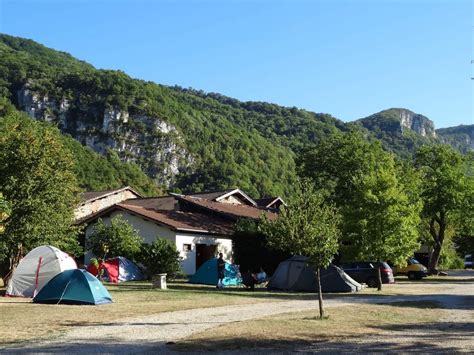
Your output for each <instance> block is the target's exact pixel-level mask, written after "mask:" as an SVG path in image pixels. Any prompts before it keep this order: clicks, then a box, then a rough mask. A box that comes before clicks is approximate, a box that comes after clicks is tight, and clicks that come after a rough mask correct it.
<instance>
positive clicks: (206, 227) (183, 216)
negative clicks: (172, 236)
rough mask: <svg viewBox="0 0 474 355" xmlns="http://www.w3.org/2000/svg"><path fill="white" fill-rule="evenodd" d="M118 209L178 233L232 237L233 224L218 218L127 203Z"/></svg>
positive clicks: (120, 205) (119, 205)
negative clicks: (163, 225) (165, 226)
mask: <svg viewBox="0 0 474 355" xmlns="http://www.w3.org/2000/svg"><path fill="white" fill-rule="evenodd" d="M116 206H117V207H118V208H121V209H123V210H126V211H128V212H131V213H135V214H137V215H140V216H142V217H145V218H147V219H150V220H152V221H155V222H158V223H161V224H165V225H167V226H169V227H171V228H172V229H175V230H178V231H188V232H198V233H211V234H219V235H231V234H232V232H233V228H232V227H233V223H232V222H230V221H226V220H223V219H222V218H219V217H218V216H212V215H205V214H201V213H191V212H180V211H156V210H154V209H150V208H143V207H139V206H135V205H130V204H128V201H127V202H124V203H119V204H118V205H116Z"/></svg>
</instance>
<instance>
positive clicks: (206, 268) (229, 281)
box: [189, 258, 242, 286]
mask: <svg viewBox="0 0 474 355" xmlns="http://www.w3.org/2000/svg"><path fill="white" fill-rule="evenodd" d="M189 282H191V283H193V284H205V285H217V258H212V259H209V260H208V261H206V262H205V263H204V264H202V265H201V267H200V268H199V269H198V270H197V271H196V273H195V274H194V275H193V276H192V277H191V279H190V280H189ZM241 282H242V280H241V279H240V273H239V269H238V267H237V266H236V265H231V264H229V263H225V271H224V280H223V283H224V286H233V285H238V284H240V283H241Z"/></svg>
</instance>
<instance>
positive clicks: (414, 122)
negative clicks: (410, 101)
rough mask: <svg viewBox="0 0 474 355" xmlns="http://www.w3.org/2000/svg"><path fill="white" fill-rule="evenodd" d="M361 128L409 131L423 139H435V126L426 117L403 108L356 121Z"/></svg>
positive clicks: (391, 109) (385, 111) (381, 112)
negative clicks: (370, 127)
mask: <svg viewBox="0 0 474 355" xmlns="http://www.w3.org/2000/svg"><path fill="white" fill-rule="evenodd" d="M358 122H360V123H362V125H363V126H365V127H366V128H369V127H367V126H379V127H380V129H383V130H389V131H399V132H403V131H405V130H407V129H408V130H411V131H414V132H416V133H418V134H419V135H421V136H423V137H430V138H435V137H436V132H435V126H434V123H433V121H431V120H430V119H429V118H428V117H425V116H423V115H420V114H418V113H415V112H413V111H410V110H408V109H405V108H390V109H387V110H383V111H380V112H378V113H375V114H373V115H371V116H369V117H366V118H362V119H360V120H358Z"/></svg>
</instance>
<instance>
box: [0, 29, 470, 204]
mask: <svg viewBox="0 0 474 355" xmlns="http://www.w3.org/2000/svg"><path fill="white" fill-rule="evenodd" d="M0 58H1V60H0V96H3V97H6V98H7V99H8V100H10V101H11V102H12V103H13V104H14V105H15V106H16V107H17V108H18V109H19V110H22V111H24V112H26V113H27V114H28V115H29V116H30V117H32V118H34V119H37V120H44V121H48V122H51V123H53V124H55V125H57V126H58V127H59V128H60V129H61V131H62V132H64V133H66V134H69V135H71V136H72V137H73V138H75V139H76V140H77V141H79V142H80V143H82V144H83V145H85V146H88V147H90V148H91V149H93V150H94V151H96V152H98V153H101V154H102V155H104V156H105V157H108V158H106V159H107V162H108V163H110V164H111V165H115V169H117V172H118V171H120V170H121V169H122V168H120V167H119V165H117V164H119V159H120V160H121V161H122V162H129V163H136V164H137V165H138V166H140V168H141V169H142V170H143V171H144V172H145V173H146V174H147V175H148V176H150V177H151V178H152V179H153V180H154V181H155V182H156V183H157V184H158V185H161V186H162V187H164V188H170V189H173V190H175V191H180V190H181V191H184V190H188V191H189V190H192V191H200V190H218V189H227V188H230V187H237V186H238V187H240V188H242V189H244V190H245V191H248V192H249V193H250V194H251V195H252V196H255V197H258V196H262V195H286V194H288V193H291V189H292V186H293V181H294V180H295V177H296V166H295V152H298V151H299V150H300V149H301V148H303V147H305V146H308V145H311V144H315V143H317V142H318V141H319V140H320V139H321V138H324V137H326V136H328V135H330V134H332V133H334V132H345V131H349V130H362V131H364V132H365V133H366V135H367V137H368V138H369V139H376V138H378V139H381V140H382V141H383V143H384V146H385V147H386V148H387V149H390V150H393V151H395V152H396V153H398V154H400V155H401V156H404V157H407V156H409V155H410V154H411V153H412V152H413V151H414V149H415V148H416V147H417V146H419V145H421V144H423V143H425V142H429V141H439V139H438V138H436V137H432V136H431V132H432V131H433V132H434V128H432V129H431V128H430V129H428V130H426V132H430V134H427V135H425V136H423V135H421V134H419V132H418V133H417V132H416V129H415V130H414V126H413V125H411V126H410V127H407V128H409V129H400V130H398V129H395V128H396V126H397V123H396V120H397V119H398V122H399V123H400V120H401V119H400V112H401V111H400V110H399V111H400V112H398V113H397V112H395V111H396V110H395V111H393V110H388V111H384V112H381V113H379V114H376V115H374V116H371V117H369V118H367V119H363V120H359V121H356V122H354V123H348V124H345V123H343V122H342V121H340V120H338V119H336V118H334V117H332V116H330V115H328V114H320V113H313V112H309V111H306V110H301V109H297V108H286V107H281V106H278V105H275V104H269V103H263V102H240V101H238V100H235V99H232V98H229V97H226V96H223V95H219V94H207V93H204V92H202V91H197V90H193V89H183V88H180V87H167V86H163V85H159V84H155V83H152V82H147V81H143V80H136V79H132V78H130V77H129V76H127V75H126V74H125V73H123V72H121V71H112V70H97V69H95V68H94V67H93V66H91V65H89V64H87V63H85V62H83V61H80V60H77V59H75V58H73V57H72V56H70V55H69V54H67V53H63V52H58V51H55V50H52V49H49V48H46V47H44V46H42V45H40V44H38V43H36V42H34V41H31V40H26V39H22V38H17V37H12V36H8V35H0ZM397 110H398V109H397ZM405 111H406V110H405ZM407 112H409V111H407ZM405 114H406V112H405ZM377 115H378V116H377ZM397 115H398V116H397ZM413 115H415V114H413ZM413 115H412V116H413ZM408 116H410V114H408ZM416 116H420V115H416ZM397 117H398V118H397ZM420 117H422V116H420ZM417 120H419V118H414V117H412V121H417ZM426 120H427V119H426ZM422 121H423V120H422ZM428 121H429V120H428ZM430 122H431V121H430ZM399 123H398V125H400V124H399ZM415 126H416V124H415ZM471 128H472V127H471ZM471 130H472V129H471ZM440 135H441V133H440ZM444 136H445V135H444V133H443V137H444ZM454 137H456V138H454ZM459 137H460V136H459V135H458V133H456V134H454V133H449V139H448V138H446V139H445V140H443V141H445V142H448V143H450V144H451V143H453V142H456V145H457V147H458V149H460V150H463V149H464V145H463V144H462V142H461V140H462V139H460V138H459ZM71 144H72V143H71ZM81 148H82V147H81ZM74 149H75V150H76V151H77V152H76V155H77V157H78V158H77V159H78V160H81V161H83V162H84V166H85V168H84V169H85V170H86V169H89V168H91V169H95V168H93V166H99V165H101V164H95V163H94V159H95V158H91V157H92V156H93V155H91V157H89V156H88V154H92V152H91V151H89V150H81V149H79V145H77V146H76V147H75V148H74ZM86 152H87V153H86ZM112 152H114V153H112ZM94 157H95V155H94ZM97 159H98V158H97ZM89 165H90V166H89ZM137 174H138V172H137ZM86 175H88V173H85V172H84V176H86ZM109 175H110V174H109ZM112 175H113V174H112ZM136 177H137V178H139V176H138V175H136ZM85 179H87V178H86V177H85ZM139 179H141V177H140V178H139ZM104 180H108V177H107V174H104ZM102 182H104V181H102ZM142 182H143V181H142ZM97 184H99V183H98V182H97V181H96V182H94V183H92V182H91V183H90V184H89V186H87V184H86V183H85V182H83V186H85V187H87V188H95V187H94V186H95V185H97Z"/></svg>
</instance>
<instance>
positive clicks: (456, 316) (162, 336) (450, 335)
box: [0, 283, 474, 354]
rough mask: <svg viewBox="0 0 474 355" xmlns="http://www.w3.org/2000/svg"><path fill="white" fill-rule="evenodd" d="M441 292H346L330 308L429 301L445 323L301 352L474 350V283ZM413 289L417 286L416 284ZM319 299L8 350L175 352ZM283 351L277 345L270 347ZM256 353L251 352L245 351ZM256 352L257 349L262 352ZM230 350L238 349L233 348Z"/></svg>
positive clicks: (103, 330) (130, 322)
mask: <svg viewBox="0 0 474 355" xmlns="http://www.w3.org/2000/svg"><path fill="white" fill-rule="evenodd" d="M446 286H447V287H446V289H445V290H444V291H443V292H442V293H440V292H439V291H437V292H436V293H433V294H429V293H428V294H424V295H407V296H393V297H377V296H375V297H374V296H366V297H363V296H362V297H361V296H344V297H335V298H330V299H327V300H326V301H325V306H326V307H328V308H330V307H335V306H342V305H349V304H354V303H359V302H364V303H387V302H401V301H422V300H427V301H428V300H429V301H435V302H439V303H440V304H442V305H443V306H444V307H446V308H447V309H449V311H448V312H447V316H446V318H445V319H443V320H442V322H439V323H435V324H433V325H431V326H430V327H424V328H412V329H407V328H402V327H401V328H400V329H396V328H395V329H390V330H387V331H381V333H380V335H378V336H376V337H373V336H372V337H366V338H361V339H358V341H357V343H350V342H348V341H346V340H342V341H340V342H337V343H333V342H325V343H318V344H314V345H312V346H305V347H302V348H300V349H293V351H297V352H302V353H305V352H315V351H317V352H351V353H354V352H360V353H362V352H373V351H383V352H387V351H389V350H390V351H393V352H400V351H402V352H404V351H405V352H406V351H424V352H453V351H454V352H457V351H462V350H466V351H470V352H473V351H474V336H473V334H474V310H473V309H472V304H473V303H472V298H473V297H474V296H473V295H474V284H473V283H459V284H454V283H453V284H449V285H446ZM411 287H412V286H411ZM317 308H318V302H317V301H316V300H315V301H301V300H294V301H282V302H268V303H257V304H250V305H236V306H226V307H215V308H199V309H192V310H184V311H177V312H167V313H160V314H156V315H150V316H147V317H140V318H134V319H126V320H120V321H117V322H114V323H106V324H103V325H99V326H97V325H95V326H84V327H76V328H73V329H72V330H71V331H69V332H68V333H66V334H65V335H64V336H62V337H60V338H59V339H56V340H49V341H42V342H38V343H34V344H32V343H30V344H25V345H23V346H22V347H19V348H18V347H17V348H13V347H12V348H7V349H4V350H2V351H0V352H4V353H127V354H130V353H155V354H156V353H170V352H171V351H170V349H169V348H168V347H167V345H166V343H168V342H173V341H177V340H179V339H182V338H185V337H188V336H190V335H192V334H195V333H198V332H203V331H207V330H210V329H211V328H214V327H217V326H220V325H223V324H227V323H232V322H239V321H246V320H251V319H256V318H262V317H266V316H271V315H277V314H282V313H288V312H296V311H303V310H311V309H317ZM249 350H250V349H249ZM266 350H268V351H269V352H272V353H273V352H275V353H278V352H279V351H278V350H277V349H266ZM249 352H250V353H251V352H252V351H246V353H249ZM260 352H261V350H260V351H255V352H254V353H260ZM226 353H237V352H234V351H230V352H226Z"/></svg>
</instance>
